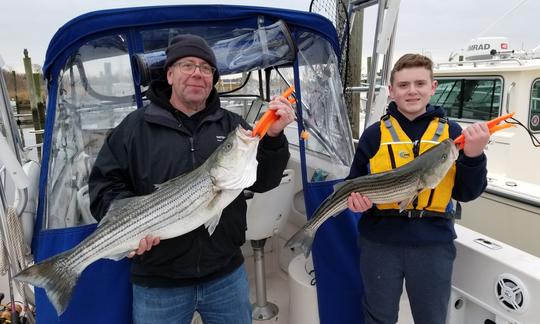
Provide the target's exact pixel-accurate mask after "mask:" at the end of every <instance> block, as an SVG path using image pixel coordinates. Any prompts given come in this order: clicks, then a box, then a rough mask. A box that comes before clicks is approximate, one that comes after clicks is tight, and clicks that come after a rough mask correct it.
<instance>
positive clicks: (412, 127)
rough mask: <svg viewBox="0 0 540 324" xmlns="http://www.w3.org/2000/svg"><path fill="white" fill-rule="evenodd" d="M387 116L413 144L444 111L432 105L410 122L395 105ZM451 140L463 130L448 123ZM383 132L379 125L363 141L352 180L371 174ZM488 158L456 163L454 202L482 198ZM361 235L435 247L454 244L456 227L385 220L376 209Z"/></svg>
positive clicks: (435, 221) (426, 220)
mask: <svg viewBox="0 0 540 324" xmlns="http://www.w3.org/2000/svg"><path fill="white" fill-rule="evenodd" d="M387 112H388V113H389V114H390V115H392V116H393V117H395V118H396V119H397V120H398V122H399V124H400V126H401V128H402V129H403V131H404V132H405V133H406V134H407V136H408V137H409V138H410V139H411V140H412V141H416V140H419V139H420V138H421V137H422V135H423V134H424V132H425V131H426V129H427V127H428V125H429V123H430V122H431V120H432V119H433V118H435V117H444V116H445V113H444V110H443V109H442V108H441V107H434V106H431V105H428V106H427V107H426V112H425V113H424V114H422V115H421V116H418V117H417V118H415V119H414V120H413V121H410V120H409V119H407V117H405V116H404V115H403V114H401V113H400V112H399V110H398V109H397V106H396V104H395V103H394V102H391V103H390V104H389V106H388V110H387ZM448 126H449V132H450V137H451V138H456V137H457V136H459V135H460V134H461V127H460V126H459V124H457V123H456V122H454V121H451V120H450V121H448ZM380 142H381V131H380V126H379V123H378V122H377V123H374V124H373V125H371V126H369V127H368V128H367V129H366V130H365V131H364V132H363V133H362V136H361V137H360V140H359V141H358V147H357V149H356V154H355V156H354V160H353V164H352V166H351V172H350V174H349V176H348V177H347V178H348V179H351V178H356V177H359V176H363V175H366V174H368V164H369V160H370V159H371V158H372V157H373V156H374V155H375V154H376V153H377V151H378V150H379V145H380ZM486 162H487V161H486V156H485V155H484V154H482V155H480V156H478V157H474V158H469V157H467V156H465V155H463V151H460V155H459V157H458V159H457V161H456V176H455V182H454V188H453V190H452V198H453V199H455V200H457V201H470V200H473V199H475V198H477V197H478V196H480V194H482V192H483V191H484V189H485V188H486V186H487V169H486ZM358 229H359V232H360V235H361V236H363V237H365V238H367V239H370V240H373V241H379V242H387V243H396V244H431V243H442V242H450V241H452V240H454V239H455V238H456V233H455V230H454V223H453V221H452V220H448V219H443V218H412V219H409V218H406V217H403V218H401V217H384V216H381V215H378V214H377V209H376V208H371V209H369V210H368V211H367V212H365V213H363V215H362V217H361V218H360V221H359V223H358Z"/></svg>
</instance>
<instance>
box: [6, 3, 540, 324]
mask: <svg viewBox="0 0 540 324" xmlns="http://www.w3.org/2000/svg"><path fill="white" fill-rule="evenodd" d="M354 3H355V6H356V7H354V8H353V7H351V8H350V9H351V10H355V8H356V9H358V8H362V6H363V7H365V6H370V5H373V4H376V3H377V1H354ZM398 5H399V4H398ZM397 9H398V8H396V3H394V4H393V5H391V6H389V7H386V6H380V8H379V23H378V25H379V24H380V28H377V30H378V32H379V33H381V34H383V35H387V36H388V37H380V38H378V39H380V40H386V46H378V48H377V54H380V55H384V56H385V57H384V61H385V65H388V62H389V58H390V57H391V55H390V54H391V52H392V46H391V45H392V44H391V43H392V42H390V41H389V40H390V39H391V38H392V37H391V35H393V30H394V28H393V26H394V25H393V24H394V23H395V19H396V18H397V11H398V10H397ZM382 17H386V18H385V19H384V20H386V22H385V23H383V21H382ZM379 29H380V30H379ZM179 33H193V34H198V35H201V36H203V37H204V38H205V39H206V40H207V41H208V42H209V44H210V45H211V46H212V48H213V49H214V51H215V52H216V56H217V61H218V68H219V70H220V74H221V75H222V77H223V79H224V80H225V81H223V82H222V83H223V84H224V87H223V88H222V92H221V96H220V97H221V101H222V106H223V107H229V109H231V110H233V111H235V112H237V113H239V114H242V115H243V116H244V117H245V118H246V120H247V121H248V122H250V123H254V122H255V121H256V120H258V118H259V117H260V116H261V114H262V113H264V107H265V105H264V103H263V102H264V101H267V100H268V99H269V98H270V97H271V96H272V95H278V94H280V93H282V92H283V91H284V90H285V89H288V88H289V87H290V86H291V85H294V87H295V94H294V96H295V99H296V104H295V108H296V111H297V123H296V124H294V125H290V126H289V127H288V128H287V129H286V130H285V134H286V135H287V138H288V140H289V142H290V151H291V158H290V161H289V163H288V165H287V169H286V170H285V172H284V175H283V178H282V181H281V184H280V185H279V186H278V187H277V188H276V189H274V190H271V191H269V192H267V193H263V194H251V193H248V192H246V195H247V196H248V197H251V199H249V200H248V204H249V206H248V215H247V232H246V244H245V245H244V246H243V247H242V250H243V254H244V256H245V258H246V268H247V270H248V274H249V279H250V286H251V295H250V297H251V300H252V302H253V317H254V323H262V324H264V323H279V324H299V323H314V324H316V323H323V324H325V323H362V309H361V296H362V287H361V281H360V276H361V274H360V272H359V267H358V262H359V261H358V248H357V245H356V242H357V239H358V237H357V236H358V233H357V230H356V223H357V220H358V217H359V215H356V214H353V213H350V212H344V213H343V214H340V215H339V216H338V217H334V218H332V219H330V220H328V221H327V222H325V224H323V226H321V228H320V229H319V231H318V232H317V236H316V238H315V242H314V246H313V252H312V255H311V256H310V257H308V258H306V257H305V256H304V255H303V254H301V253H300V252H299V251H294V250H290V249H288V248H284V243H285V242H286V240H288V239H289V238H290V236H291V235H292V234H293V233H295V232H296V230H298V229H299V228H300V227H301V226H302V225H304V223H305V222H306V220H307V218H308V217H309V216H311V215H312V214H313V212H314V210H315V208H316V207H317V206H318V204H319V203H320V202H321V201H322V200H323V199H324V198H325V197H327V196H328V195H329V194H330V193H331V192H332V189H333V185H334V184H336V183H338V182H340V181H341V180H342V179H343V178H344V177H345V176H346V175H347V174H348V171H349V166H350V164H351V162H352V158H353V153H354V144H353V143H354V141H353V138H352V132H351V126H350V124H349V122H348V116H347V110H346V107H345V101H344V98H343V96H342V93H343V84H342V77H341V75H340V67H341V65H340V64H342V63H341V54H342V49H343V48H344V47H343V44H342V43H343V37H340V36H342V35H340V34H339V33H338V32H337V31H336V27H335V23H333V22H332V21H331V20H329V19H327V18H325V17H323V16H321V15H318V14H314V13H309V12H301V11H294V10H286V9H277V8H264V7H251V6H233V5H230V6H229V5H177V6H154V7H137V8H124V9H112V10H103V11H97V12H91V13H87V14H84V15H82V16H79V17H77V18H75V19H73V20H71V21H69V22H67V23H66V24H65V25H64V26H62V27H61V28H60V29H59V30H58V32H57V33H56V34H55V36H54V37H53V39H52V40H51V42H50V44H49V48H48V51H47V56H46V60H45V64H44V75H45V78H46V81H47V88H48V90H49V92H48V102H47V120H46V127H45V132H44V147H43V156H42V161H41V170H40V176H39V185H38V187H39V196H38V197H39V199H38V208H37V212H36V224H35V226H34V232H33V236H32V252H33V254H34V258H35V261H37V262H38V261H40V260H43V259H45V258H47V257H49V256H51V255H54V254H57V253H60V252H61V251H64V250H66V249H69V248H71V247H73V246H74V245H76V244H78V243H79V242H80V241H81V240H82V239H83V238H84V237H86V236H87V235H89V234H90V233H91V232H92V231H93V230H94V229H95V227H96V224H95V221H94V219H93V218H92V216H91V214H90V211H89V199H88V188H87V183H86V182H87V179H88V175H89V172H90V170H91V167H92V164H93V162H94V160H95V158H96V155H97V153H98V151H99V149H100V147H101V144H102V143H103V141H104V139H105V138H106V136H107V134H108V133H109V132H110V130H111V129H112V128H113V127H115V126H116V125H117V124H118V123H119V122H120V121H121V120H122V118H124V117H125V116H126V115H127V114H128V113H129V112H131V111H133V110H135V109H138V108H141V107H143V106H144V104H145V103H147V99H146V97H145V91H146V89H147V85H148V83H149V82H150V81H151V80H154V79H156V78H160V77H162V73H163V69H162V64H163V58H164V49H165V48H166V47H167V45H168V42H169V40H170V39H171V38H172V37H174V36H175V35H177V34H179ZM376 39H377V38H376ZM373 61H374V62H375V63H376V61H377V59H374V60H373ZM373 71H374V70H373ZM371 77H373V81H374V80H375V77H376V76H375V75H374V74H373V75H372V76H371ZM373 81H371V82H370V84H372V85H375V83H376V82H373ZM381 84H384V80H381ZM369 91H370V94H369V96H368V103H369V104H372V103H373V104H375V105H377V104H378V105H381V103H384V101H385V100H386V98H384V87H381V88H380V90H379V92H378V96H377V97H378V100H377V98H375V87H374V86H370V89H369ZM381 98H382V99H381ZM383 99H384V100H383ZM370 113H371V110H367V112H366V120H369V118H370V116H369V115H370ZM498 113H501V112H500V111H499V112H497V114H498ZM371 115H372V118H373V115H374V114H373V113H371ZM517 117H519V116H517ZM463 122H464V123H466V122H467V121H466V120H463ZM512 131H513V130H512ZM505 132H506V131H505ZM490 176H491V174H490ZM0 190H1V189H0ZM467 208H468V206H464V216H463V218H464V219H465V217H466V214H465V212H467ZM467 217H468V216H467ZM463 221H464V220H463ZM456 230H457V232H458V236H459V237H458V239H457V241H456V246H457V250H458V256H457V258H456V262H455V271H454V277H453V289H452V295H451V300H450V308H449V313H448V318H447V323H452V324H457V323H475V322H483V323H538V322H540V310H538V309H536V308H535V307H533V305H535V304H537V303H538V297H537V296H539V295H540V271H539V270H540V259H539V258H537V257H536V256H534V255H531V254H528V253H527V252H524V251H521V250H519V249H516V248H514V247H512V246H510V245H507V244H505V243H503V242H499V241H497V240H495V239H493V238H491V237H490V236H487V235H484V234H481V233H478V232H476V231H474V230H472V229H469V228H467V227H465V226H462V225H456ZM128 280H129V261H128V260H121V261H118V262H115V261H111V260H100V261H97V262H95V263H94V264H92V265H91V266H89V267H88V268H87V269H86V270H85V271H84V272H83V274H82V276H81V279H80V280H79V282H78V284H77V287H76V288H75V292H74V295H73V297H72V300H71V302H70V305H69V307H68V308H67V310H66V312H65V313H64V314H63V315H61V316H60V317H58V316H57V315H56V311H55V310H54V308H53V306H52V305H51V304H50V303H49V301H48V299H47V297H46V295H45V293H44V291H43V290H42V289H39V288H36V289H35V304H36V313H37V317H36V320H37V323H75V322H77V323H95V321H96V320H98V321H100V322H110V323H130V322H131V309H130V305H131V285H130V283H129V281H128ZM407 303H408V301H407V299H406V296H404V298H403V299H402V304H401V305H402V307H401V311H400V320H399V323H402V324H405V323H412V317H411V316H410V314H408V313H407V309H408V305H407ZM96 312H97V313H98V314H99V317H98V318H96ZM193 323H194V324H195V323H201V320H200V318H199V317H198V316H197V315H195V317H194V319H193Z"/></svg>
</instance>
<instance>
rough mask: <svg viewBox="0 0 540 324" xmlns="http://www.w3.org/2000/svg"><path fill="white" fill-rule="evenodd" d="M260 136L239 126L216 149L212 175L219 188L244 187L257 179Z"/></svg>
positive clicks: (211, 167)
mask: <svg viewBox="0 0 540 324" xmlns="http://www.w3.org/2000/svg"><path fill="white" fill-rule="evenodd" d="M258 145H259V137H258V136H252V134H251V131H250V130H246V129H244V128H243V127H242V126H240V125H239V126H238V127H237V128H236V129H235V130H234V131H232V132H231V133H230V134H229V136H228V137H227V139H226V140H225V141H224V142H223V143H222V144H221V146H220V147H218V149H217V150H216V152H215V154H214V156H213V161H212V163H211V166H210V177H211V178H212V182H213V184H214V186H215V187H216V189H218V190H238V189H244V188H247V187H249V186H251V185H252V184H253V183H255V180H256V179H257V147H258Z"/></svg>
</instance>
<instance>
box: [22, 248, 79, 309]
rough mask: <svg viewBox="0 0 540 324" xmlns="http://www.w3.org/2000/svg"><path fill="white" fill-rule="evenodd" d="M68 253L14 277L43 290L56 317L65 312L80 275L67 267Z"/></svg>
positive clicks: (29, 268) (35, 265)
mask: <svg viewBox="0 0 540 324" xmlns="http://www.w3.org/2000/svg"><path fill="white" fill-rule="evenodd" d="M67 253H68V251H66V252H64V253H61V254H58V255H56V256H53V257H51V258H48V259H46V260H44V261H42V262H40V263H37V264H34V265H33V266H30V267H28V268H26V269H24V270H23V271H21V272H19V273H18V274H17V275H15V277H14V279H16V280H17V281H21V282H26V283H29V284H31V285H33V286H35V287H41V288H43V289H45V292H46V293H47V297H48V298H49V301H50V302H51V304H52V305H53V306H54V308H55V309H56V313H57V314H58V316H60V315H62V314H63V313H64V311H65V310H66V308H67V306H68V304H69V301H70V299H71V295H72V294H73V288H74V287H75V284H76V283H77V280H78V279H79V276H80V273H78V272H77V271H75V270H74V269H73V268H70V267H67V266H66V265H65V264H66V263H68V262H65V261H64V259H65V258H66V254H67Z"/></svg>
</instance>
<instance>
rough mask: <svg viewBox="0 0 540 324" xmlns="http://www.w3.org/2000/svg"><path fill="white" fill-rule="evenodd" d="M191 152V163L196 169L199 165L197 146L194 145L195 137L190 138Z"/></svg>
mask: <svg viewBox="0 0 540 324" xmlns="http://www.w3.org/2000/svg"><path fill="white" fill-rule="evenodd" d="M189 146H190V148H189V151H190V152H191V163H193V166H194V167H195V166H196V165H197V160H196V159H195V146H194V145H193V137H190V138H189Z"/></svg>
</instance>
